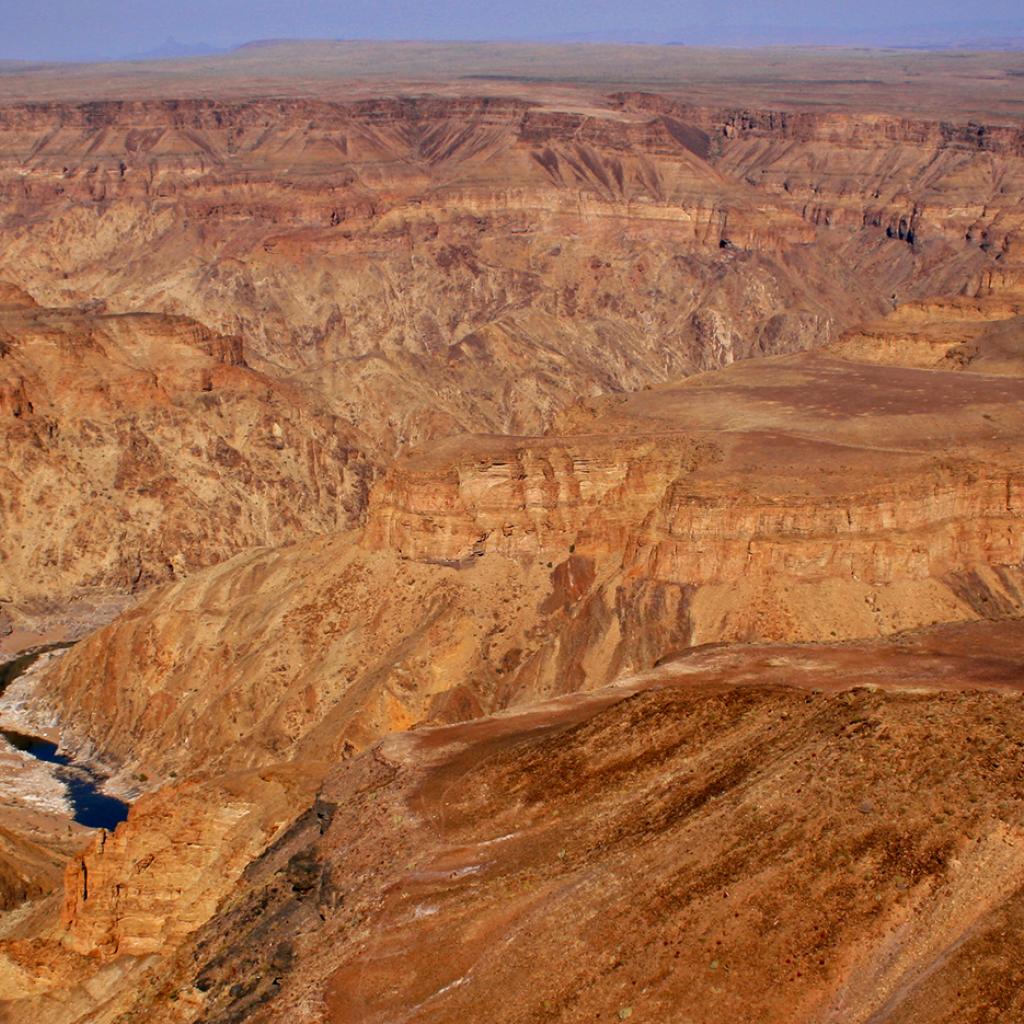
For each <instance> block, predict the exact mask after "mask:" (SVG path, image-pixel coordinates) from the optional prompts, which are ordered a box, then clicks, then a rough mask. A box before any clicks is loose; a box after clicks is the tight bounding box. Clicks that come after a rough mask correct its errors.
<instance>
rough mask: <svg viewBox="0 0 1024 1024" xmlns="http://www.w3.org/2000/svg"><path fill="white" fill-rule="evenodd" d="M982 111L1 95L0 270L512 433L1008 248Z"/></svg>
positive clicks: (384, 439)
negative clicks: (956, 115) (168, 318)
mask: <svg viewBox="0 0 1024 1024" xmlns="http://www.w3.org/2000/svg"><path fill="white" fill-rule="evenodd" d="M975 128H976V129H977V130H975ZM975 128H971V127H966V128H957V129H956V130H952V129H948V126H942V125H938V124H937V123H930V122H913V121H900V120H898V119H895V118H888V119H878V118H870V117H867V116H861V115H859V116H840V115H836V116H832V117H829V118H825V117H822V118H817V119H816V118H814V117H811V116H809V115H804V116H803V117H802V118H798V119H794V118H792V117H790V118H786V117H783V116H782V115H778V114H774V113H772V112H770V111H746V112H737V111H721V110H711V109H701V108H690V107H680V106H679V105H678V104H675V103H673V102H671V101H668V100H664V99H662V98H660V97H651V96H616V97H612V98H610V99H608V98H605V97H601V96H599V95H595V96H592V97H590V98H589V100H588V101H587V102H586V103H584V102H583V101H582V100H578V101H577V102H576V104H575V105H573V104H567V105H564V106H559V105H558V104H553V105H550V106H545V105H543V104H541V103H537V102H532V101H526V100H520V99H511V98H463V99H444V98H440V97H430V96H421V97H405V98H400V99H396V98H380V99H374V100H364V101H360V102H351V103H339V102H315V101H311V100H305V101H304V100H289V101H275V102H271V101H266V100H253V101H250V102H246V103H242V102H228V101H213V100H209V101H198V100H193V101H178V100H175V101H163V102H161V101H156V100H151V101H145V102H142V101H137V102H121V103H117V102H109V101H105V102H97V103H90V104H81V105H73V104H23V105H9V106H7V107H4V108H2V109H0V195H3V197H4V199H5V201H6V203H5V210H6V215H5V218H4V220H3V222H2V223H0V260H2V261H3V263H4V265H5V267H7V268H9V269H8V271H7V272H8V273H11V274H16V280H17V282H18V283H19V284H21V285H23V286H25V287H27V288H29V290H31V291H32V292H33V294H36V295H38V296H39V297H41V298H42V299H43V300H44V301H46V302H48V303H52V304H64V303H68V302H79V303H81V302H86V301H92V300H95V299H100V300H103V301H104V302H106V303H107V304H108V306H109V308H110V309H111V310H115V311H131V310H136V309H154V310H159V311H162V312H168V313H173V314H184V315H188V316H191V317H193V318H195V319H197V320H199V321H200V322H201V323H204V324H207V325H209V326H210V327H211V328H214V329H216V330H218V331H221V332H224V333H227V334H238V335H240V336H242V337H243V338H244V339H245V344H246V347H247V352H248V354H249V355H248V358H250V360H251V361H252V364H253V365H254V366H258V367H259V368H261V369H268V370H271V371H273V372H274V373H276V374H281V373H289V374H296V375H298V376H299V377H300V378H302V379H303V380H305V381H306V382H307V383H309V384H310V385H311V386H313V387H315V388H317V389H319V390H320V391H321V392H322V393H324V394H325V395H326V396H327V397H328V399H329V400H330V402H331V403H332V408H333V409H334V410H335V411H336V412H337V413H338V414H339V415H342V416H344V417H345V418H347V419H349V420H350V421H351V422H354V423H357V424H358V425H359V426H360V427H362V428H365V430H366V432H367V433H368V434H369V435H371V436H372V437H373V438H374V439H375V440H377V441H378V443H379V444H380V445H381V447H382V448H383V449H385V450H386V451H392V450H393V449H394V448H395V447H396V446H399V445H402V444H403V443H406V442H412V443H417V442H420V441H423V440H426V439H429V438H432V437H437V436H441V435H444V434H449V433H453V432H460V431H466V430H469V431H499V432H513V433H531V432H537V431H540V430H542V429H544V428H545V427H546V426H547V425H548V424H549V422H550V420H551V418H552V417H553V415H554V414H555V413H556V412H557V411H558V410H559V408H560V407H561V406H563V405H564V404H565V403H566V402H567V401H569V400H572V399H574V398H576V397H579V396H580V395H586V394H596V393H606V392H610V391H619V390H623V389H635V388H638V387H641V386H643V385H645V384H648V383H655V382H660V381H664V380H667V379H671V378H673V377H678V376H679V375H681V374H683V373H689V372H692V371H693V370H694V369H710V368H714V367H717V366H721V365H724V364H726V363H728V362H730V361H732V360H734V359H740V358H744V357H747V356H751V355H759V354H762V353H765V352H767V353H779V352H788V351H793V350H794V349H802V348H807V347H809V346H812V345H817V344H821V343H823V342H826V341H828V340H830V339H831V338H834V337H835V336H836V335H837V334H838V332H839V331H840V330H841V329H842V328H843V327H846V326H850V325H851V324H853V323H856V322H858V321H861V320H863V318H864V316H865V315H866V313H869V312H876V313H881V312H882V311H883V309H885V308H886V307H887V306H888V304H889V303H890V301H891V296H892V294H893V293H898V298H899V300H900V301H905V300H908V299H913V298H915V297H922V296H927V295H933V294H955V293H956V292H958V291H960V290H961V289H962V288H964V287H965V286H968V285H970V284H972V283H973V282H975V281H976V280H977V278H978V275H979V274H981V273H982V272H983V271H985V270H986V269H991V268H992V267H995V266H997V265H998V264H999V261H1000V260H1009V259H1012V258H1014V254H1015V253H1016V251H1017V250H1016V249H1015V248H1014V242H1013V239H1014V238H1016V237H1017V235H1018V234H1019V230H1020V217H1021V211H1020V208H1019V204H1017V203H1016V198H1015V197H1016V196H1017V195H1019V193H1020V183H1021V174H1022V166H1024V158H1022V156H1021V153H1020V145H1019V138H1018V136H1017V135H1015V134H1014V132H1013V131H1012V130H1006V131H1004V130H1003V129H1001V128H983V127H977V126H975ZM257 357H259V358H260V359H265V360H267V361H268V363H267V365H266V366H264V365H263V364H262V363H260V362H259V361H258V358H257Z"/></svg>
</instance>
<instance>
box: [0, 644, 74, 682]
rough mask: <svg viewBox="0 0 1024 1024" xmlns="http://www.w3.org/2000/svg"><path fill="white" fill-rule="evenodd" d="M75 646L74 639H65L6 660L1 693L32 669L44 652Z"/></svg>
mask: <svg viewBox="0 0 1024 1024" xmlns="http://www.w3.org/2000/svg"><path fill="white" fill-rule="evenodd" d="M74 646H75V641H74V640H65V641H62V642H61V643H56V644H43V646H42V647H33V648H32V650H30V651H25V652H23V653H22V654H19V655H18V656H17V657H16V658H12V659H11V660H10V661H5V662H4V663H3V664H2V665H0V693H3V692H4V690H6V689H7V687H8V686H9V685H10V684H11V683H13V682H14V680H15V679H17V678H18V676H20V675H21V674H22V673H24V672H26V671H27V670H28V669H30V668H31V667H32V666H33V665H34V664H35V663H36V662H37V661H38V660H39V659H40V658H41V657H42V656H43V655H44V654H47V653H49V652H50V651H63V650H66V649H67V648H68V647H74Z"/></svg>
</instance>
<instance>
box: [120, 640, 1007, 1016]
mask: <svg viewBox="0 0 1024 1024" xmlns="http://www.w3.org/2000/svg"><path fill="white" fill-rule="evenodd" d="M1014 638H1016V639H1014ZM1019 639H1020V637H1019V630H1016V628H1015V627H1014V628H1013V629H1012V630H1009V631H1008V630H1007V629H1006V627H1003V629H1002V631H1001V632H1000V631H999V630H995V629H992V628H981V629H980V630H979V629H974V630H960V631H948V630H947V631H944V632H939V633H932V634H925V635H923V636H916V637H906V638H904V640H903V642H902V643H901V644H900V645H898V646H896V647H893V646H892V645H888V644H882V645H880V644H863V645H855V646H853V647H850V648H844V647H840V646H836V647H832V648H821V647H812V648H801V647H785V646H778V647H762V648H753V649H739V650H731V651H730V650H721V649H719V650H714V651H704V652H695V653H693V654H691V655H690V656H688V657H686V658H684V659H681V660H679V661H677V662H673V663H671V664H667V665H665V666H664V667H663V668H661V669H659V670H658V671H657V672H656V673H652V674H650V675H648V676H645V677H642V678H638V679H634V680H630V681H629V682H628V683H626V684H624V685H622V686H620V687H618V688H611V689H609V690H607V691H604V692H602V693H599V694H593V695H590V696H589V697H587V698H584V699H574V700H568V699H563V700H561V701H552V702H548V703H546V704H541V705H536V706H534V707H532V708H529V709H526V710H524V711H522V712H520V713H519V714H515V715H505V716H501V717H497V718H487V719H483V720H481V721H478V722H474V723H468V724H465V725H460V726H454V727H448V728H445V729H436V730H432V729H431V730H421V731H416V732H411V733H404V734H401V735H397V736H394V737H390V738H389V739H387V740H385V741H384V742H383V743H381V744H380V745H379V746H378V747H376V748H375V749H374V750H373V751H372V752H368V753H366V754H364V755H362V756H360V757H357V758H355V759H353V760H351V761H348V762H346V763H345V764H344V765H341V766H339V767H338V768H337V769H336V770H335V771H334V772H333V773H332V775H331V776H330V777H329V779H328V780H327V782H326V783H325V785H324V786H323V788H322V790H321V792H320V794H319V797H318V800H317V802H316V804H315V806H311V807H310V809H309V811H308V812H307V813H306V814H304V815H302V816H301V817H299V819H298V820H297V822H296V824H295V826H294V827H293V828H292V829H291V830H290V831H289V832H288V833H287V834H286V835H285V836H283V837H282V839H281V840H280V841H279V842H278V843H277V844H276V845H274V846H272V847H271V848H270V849H269V850H268V851H267V853H266V854H265V855H264V856H262V857H261V858H259V859H258V860H257V861H256V862H255V863H254V864H253V865H252V867H251V868H250V870H249V871H248V872H246V874H245V876H244V878H242V879H241V880H240V881H239V883H238V884H237V885H236V886H235V888H234V889H233V891H232V892H231V894H230V896H229V897H228V898H227V899H225V901H224V902H223V903H222V904H221V906H220V907H219V908H218V911H217V914H216V915H215V916H214V917H212V918H211V920H210V921H209V922H208V923H207V924H206V925H205V926H204V927H203V928H202V929H201V930H200V931H198V932H197V933H196V935H195V937H194V938H193V939H192V940H191V941H189V942H187V943H186V945H185V946H184V948H183V949H182V950H181V951H180V952H179V953H178V955H177V956H175V957H174V958H172V959H171V960H170V961H168V962H165V963H162V964H161V965H160V966H159V967H158V968H156V969H154V970H152V971H151V972H150V973H149V976H148V977H147V978H146V979H145V980H137V981H136V984H135V987H134V991H133V1004H134V1005H132V1006H131V1010H130V1012H129V1013H127V1014H126V1016H125V1017H124V1018H122V1019H123V1020H125V1021H126V1022H127V1024H134V1022H136V1021H139V1022H141V1021H143V1020H146V1021H152V1020H156V1021H164V1020H168V1021H169V1020H177V1019H179V1010H180V1007H181V1004H182V1003H184V1004H185V1006H186V1007H187V1012H188V1013H191V1014H193V1015H195V1016H201V1017H202V1019H203V1020H207V1021H211V1022H213V1024H220V1022H227V1021H230V1020H238V1019H245V1020H251V1021H254V1022H262V1021H276V1020H282V1019H288V1020H294V1021H297V1022H303V1021H326V1020H330V1021H333V1022H347V1021H353V1022H354V1021H360V1022H373V1021H386V1020H391V1019H394V1017H395V1016H396V1015H399V1014H401V1015H403V1016H404V1017H405V1018H407V1019H409V1020H411V1021H428V1020H431V1021H432V1020H439V1019H445V1020H448V1019H456V1018H458V1019H466V1020H484V1019H486V1020H501V1021H518V1020H521V1019H523V1018H524V1017H527V1016H530V1017H532V1016H537V1017H546V1018H554V1019H565V1020H571V1019H581V1018H591V1019H592V1018H594V1017H595V1016H596V1017H610V1018H612V1019H615V1018H620V1019H628V1018H630V1017H633V1016H634V1015H635V1016H637V1017H641V1016H643V1017H648V1016H650V1017H653V1018H658V1017H664V1016H666V1015H668V1016H672V1015H678V1014H679V1013H681V1012H682V1013H685V1014H687V1015H688V1016H691V1017H692V1018H693V1019H695V1020H700V1019H710V1018H711V1017H716V1016H717V1015H719V1014H722V1013H726V1014H729V1015H730V1016H731V1017H733V1018H735V1019H743V1017H744V1015H748V1016H751V1015H752V1016H753V1017H756V1018H757V1019H758V1020H762V1021H768V1022H779V1024H782V1022H786V1024H793V1022H804V1021H808V1022H810V1021H819V1020H823V1019H832V1018H835V1019H837V1020H838V1019H842V1020H844V1021H848V1022H851V1024H866V1022H868V1021H874V1022H885V1024H902V1022H904V1021H910V1020H913V1021H915V1022H918V1024H933V1022H934V1024H939V1022H944V1021H946V1020H949V1019H950V1017H949V1013H950V1012H951V1011H952V1012H954V1013H955V1015H956V1019H957V1020H959V1021H964V1022H971V1024H974V1022H978V1024H981V1022H983V1021H985V1020H988V1019H990V1012H991V1010H992V1008H993V1007H996V1008H997V1011H998V1013H999V1014H1001V1015H1004V1016H1009V1017H1011V1018H1012V1017H1013V1016H1014V1015H1015V1014H1017V1013H1019V1012H1020V1010H1021V1008H1022V1004H1021V991H1020V988H1019V986H1017V985H1016V984H1015V983H1013V982H1012V981H1011V980H1010V979H1012V978H1013V977H1014V976H1015V975H1014V971H1015V967H1014V966H1013V956H1014V950H1016V949H1017V948H1018V946H1019V944H1020V943H1021V941H1022V940H1024V932H1022V930H1021V926H1020V919H1021V907H1020V905H1019V904H1020V896H1019V885H1020V879H1021V876H1022V871H1024V860H1022V849H1024V847H1022V840H1024V836H1022V835H1021V819H1020V814H1021V802H1020V794H1019V792H1018V790H1017V787H1016V782H1015V772H1016V767H1015V765H1014V764H1013V763H1012V762H1011V761H1008V760H1007V759H1006V758H1005V757H1004V756H1003V751H1005V745H1006V742H1007V739H1008V738H1012V737H1014V736H1016V735H1019V733H1020V730H1021V728H1024V722H1022V721H1021V720H1020V714H1021V701H1020V699H1019V697H1020V695H1019V682H1020V670H1021V657H1022V655H1024V651H1022V650H1021V647H1020V643H1019ZM992 650H999V651H1001V652H1002V658H1001V659H992V658H991V656H990V652H991V651H992ZM865 681H870V686H865V685H863V684H864V683H865ZM965 686H969V687H971V688H970V689H964V688H963V687H965ZM908 794H913V796H912V797H911V796H908ZM809 915H810V916H809ZM566 950H571V951H572V956H565V955H564V954H565V951H566Z"/></svg>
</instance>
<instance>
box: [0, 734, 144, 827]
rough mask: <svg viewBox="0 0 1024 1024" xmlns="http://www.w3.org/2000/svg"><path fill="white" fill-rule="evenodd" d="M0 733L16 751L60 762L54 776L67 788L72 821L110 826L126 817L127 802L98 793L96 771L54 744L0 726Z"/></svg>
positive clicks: (94, 825)
mask: <svg viewBox="0 0 1024 1024" xmlns="http://www.w3.org/2000/svg"><path fill="white" fill-rule="evenodd" d="M0 735H2V736H3V737H4V739H5V740H7V742H8V743H10V744H11V746H13V747H17V749H18V750H23V751H25V753H26V754H31V755H32V756H33V757H35V758H38V759H39V760H40V761H46V762H47V763H48V764H56V765H60V768H59V769H58V770H57V772H56V775H57V778H58V779H60V781H61V782H63V783H64V786H65V788H66V789H67V791H68V798H69V799H70V800H71V806H72V808H73V809H74V818H75V821H77V822H78V823H79V824H80V825H86V826H88V827H89V828H105V829H113V828H114V826H115V825H117V823H118V822H119V821H124V819H125V818H127V817H128V805H127V804H126V803H125V802H124V801H123V800H118V799H116V798H115V797H112V796H107V795H106V793H101V792H100V789H99V786H100V783H101V782H102V781H103V780H102V779H100V778H99V776H97V775H96V773H95V772H92V771H90V770H89V769H88V768H83V767H82V766H81V765H77V764H75V762H74V761H72V760H71V758H70V757H67V756H66V755H65V754H58V753H57V744H56V743H51V742H50V741H49V740H43V739H40V738H39V737H38V736H25V735H24V734H22V733H20V732H12V731H10V730H8V729H0Z"/></svg>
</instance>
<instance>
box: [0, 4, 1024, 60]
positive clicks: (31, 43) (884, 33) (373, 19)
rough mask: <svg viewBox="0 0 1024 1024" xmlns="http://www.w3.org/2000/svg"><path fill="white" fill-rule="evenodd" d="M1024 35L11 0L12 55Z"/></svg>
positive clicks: (971, 18)
mask: <svg viewBox="0 0 1024 1024" xmlns="http://www.w3.org/2000/svg"><path fill="white" fill-rule="evenodd" d="M1005 35H1022V36H1024V10H1022V3H1021V0H973V2H971V3H969V4H966V3H964V0H746V2H738V0H590V2H586V3H584V2H582V0H576V2H573V0H561V2H558V0H515V2H511V3H509V2H499V0H493V2H487V0H447V2H445V0H347V2H345V0H131V2H128V0H0V58H5V59H20V60H89V59H97V58H116V57H123V56H128V55H136V54H141V53H146V52H148V51H150V50H153V49H155V48H158V47H160V46H161V44H163V43H164V42H165V41H166V40H167V39H168V38H169V37H170V38H173V39H175V40H177V41H178V42H180V43H184V44H192V45H194V44H200V43H205V44H209V45H212V46H215V47H222V48H228V47H232V46H237V45H239V44H241V43H244V42H249V41H252V40H255V39H283V38H287V39H299V38H321V39H432V40H466V39H469V40H542V41H543V40H551V41H561V40H571V39H584V40H594V41H603V40H614V41H623V42H655V43H656V42H680V43H686V42H690V43H694V44H714V43H725V44H748V43H749V44H756V43H758V42H766V43H779V42H797V43H816V42H817V43H844V42H853V43H864V44H867V45H870V44H886V45H891V44H893V43H897V44H902V45H919V44H930V43H935V42H948V41H950V39H953V40H967V41H974V40H977V39H987V38H998V37H999V36H1005Z"/></svg>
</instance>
